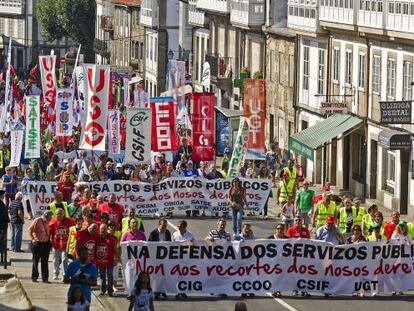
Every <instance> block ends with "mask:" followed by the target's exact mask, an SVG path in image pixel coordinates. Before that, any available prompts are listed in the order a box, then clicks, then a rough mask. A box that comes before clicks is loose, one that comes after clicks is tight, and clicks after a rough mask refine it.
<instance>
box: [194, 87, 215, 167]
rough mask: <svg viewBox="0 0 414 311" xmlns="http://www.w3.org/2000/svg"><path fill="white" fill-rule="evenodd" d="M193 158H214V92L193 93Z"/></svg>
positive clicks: (197, 159)
mask: <svg viewBox="0 0 414 311" xmlns="http://www.w3.org/2000/svg"><path fill="white" fill-rule="evenodd" d="M191 96H192V97H193V111H194V112H193V156H192V158H193V160H194V161H212V160H214V148H213V143H214V123H213V122H214V121H213V120H214V94H213V93H193V94H192V95H191Z"/></svg>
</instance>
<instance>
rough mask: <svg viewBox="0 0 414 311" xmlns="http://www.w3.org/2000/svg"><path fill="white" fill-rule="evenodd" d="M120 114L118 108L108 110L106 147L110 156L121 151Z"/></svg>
mask: <svg viewBox="0 0 414 311" xmlns="http://www.w3.org/2000/svg"><path fill="white" fill-rule="evenodd" d="M120 114H121V113H120V112H119V110H109V114H108V134H109V135H108V149H109V154H110V155H111V156H112V155H114V154H118V153H119V152H120V151H121V132H120V127H119V126H120V125H119V124H120V120H119V117H120Z"/></svg>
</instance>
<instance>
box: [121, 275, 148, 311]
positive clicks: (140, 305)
mask: <svg viewBox="0 0 414 311" xmlns="http://www.w3.org/2000/svg"><path fill="white" fill-rule="evenodd" d="M127 299H128V300H130V301H131V303H130V305H129V308H128V311H154V310H155V309H154V298H153V292H152V289H151V284H150V276H149V274H148V272H145V271H143V272H141V273H140V274H139V275H138V279H137V281H136V282H135V288H134V291H133V292H132V295H131V296H129V297H128V298H127Z"/></svg>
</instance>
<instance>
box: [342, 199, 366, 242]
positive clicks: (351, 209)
mask: <svg viewBox="0 0 414 311" xmlns="http://www.w3.org/2000/svg"><path fill="white" fill-rule="evenodd" d="M342 202H343V204H344V207H341V208H340V209H339V216H338V218H337V222H338V223H339V230H341V233H342V234H344V235H347V236H349V235H351V234H352V230H351V229H352V226H353V225H361V220H362V216H360V214H359V210H360V208H358V210H357V207H355V206H352V204H351V199H350V198H349V197H348V196H345V197H344V198H343V201H342Z"/></svg>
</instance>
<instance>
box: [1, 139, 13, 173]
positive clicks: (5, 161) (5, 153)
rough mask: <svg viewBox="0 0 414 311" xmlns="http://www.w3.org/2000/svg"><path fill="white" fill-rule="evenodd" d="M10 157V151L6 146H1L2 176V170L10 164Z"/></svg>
mask: <svg viewBox="0 0 414 311" xmlns="http://www.w3.org/2000/svg"><path fill="white" fill-rule="evenodd" d="M10 157H11V153H10V150H9V149H8V148H7V145H3V147H2V149H1V151H0V170H1V171H2V175H4V169H5V168H6V166H8V165H9V163H10Z"/></svg>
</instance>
